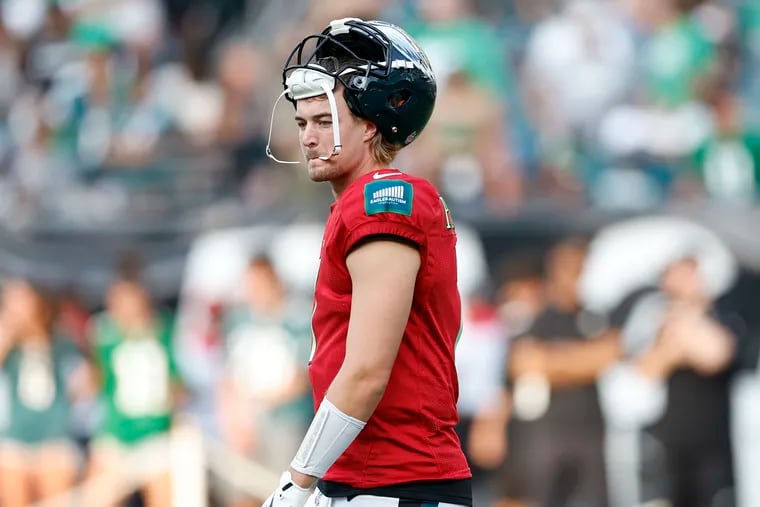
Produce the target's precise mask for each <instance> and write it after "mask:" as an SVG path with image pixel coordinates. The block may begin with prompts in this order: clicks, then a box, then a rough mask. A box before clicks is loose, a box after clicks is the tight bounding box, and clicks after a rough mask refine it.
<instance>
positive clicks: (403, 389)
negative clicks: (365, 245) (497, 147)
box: [309, 169, 471, 488]
mask: <svg viewBox="0 0 760 507" xmlns="http://www.w3.org/2000/svg"><path fill="white" fill-rule="evenodd" d="M373 235H392V236H398V237H400V238H404V239H405V240H408V241H411V242H413V243H415V244H416V245H417V246H418V248H419V252H420V258H421V265H420V270H419V273H418V275H417V280H416V286H415V292H414V301H413V303H412V308H411V313H410V316H409V322H408V323H407V326H406V330H405V331H404V337H403V340H402V341H401V346H400V349H399V352H398V356H397V358H396V362H395V364H394V366H393V370H392V372H391V376H390V380H389V383H388V386H387V388H386V391H385V394H384V396H383V398H382V400H381V401H380V404H379V405H378V407H377V409H376V410H375V412H374V413H373V414H372V417H370V419H369V421H368V422H367V425H366V426H365V428H364V430H363V431H362V432H361V433H360V434H359V436H358V437H357V438H356V440H354V442H353V443H352V444H351V446H350V447H349V448H348V449H347V450H346V452H345V453H344V454H343V455H342V456H341V457H340V458H339V459H338V460H337V461H336V462H335V464H334V465H333V466H332V467H331V468H330V469H329V470H328V471H327V474H326V475H325V476H324V477H323V479H324V480H327V481H334V482H339V483H343V484H348V485H350V486H352V487H355V488H373V487H380V486H388V485H394V484H400V483H405V482H414V481H428V480H452V479H466V478H469V477H470V476H471V474H470V469H469V467H468V465H467V461H466V458H465V456H464V454H463V452H462V450H461V447H460V443H459V439H458V437H457V435H456V433H455V432H454V426H455V425H456V423H457V420H458V416H457V407H456V404H457V397H458V393H459V386H458V382H457V373H456V368H455V365H454V346H455V344H456V340H457V336H458V334H459V331H460V323H461V306H460V300H459V292H458V290H457V269H456V252H455V245H456V233H455V231H454V226H453V224H452V222H451V217H450V215H449V213H448V209H447V208H446V205H445V203H444V202H443V200H442V199H441V198H440V196H439V195H438V192H437V191H436V189H435V188H434V187H433V185H431V184H430V183H429V182H427V181H426V180H424V179H421V178H416V177H413V176H409V175H406V174H402V173H401V172H399V171H397V170H395V169H385V170H382V171H377V172H374V173H369V174H366V175H363V176H361V177H360V178H359V179H357V180H356V181H354V182H352V183H351V184H350V185H349V186H348V187H347V188H346V189H345V191H344V192H343V193H342V194H341V196H340V198H339V199H338V200H337V201H336V202H335V203H334V204H333V205H332V208H331V213H330V217H329V219H328V221H327V225H326V227H325V232H324V238H323V242H322V251H321V262H320V268H319V275H318V277H317V283H316V289H315V299H314V316H313V319H312V325H313V331H314V339H315V347H316V348H315V350H314V351H313V357H312V361H311V364H310V366H309V377H310V379H311V383H312V387H313V389H314V401H315V404H316V405H317V406H318V405H319V404H320V403H321V401H322V399H323V397H324V395H325V392H326V391H327V389H328V387H330V384H331V383H332V381H333V379H334V378H335V375H336V374H337V373H338V369H339V368H340V366H341V364H342V363H343V359H344V356H345V351H346V335H347V333H348V320H349V315H350V312H351V277H350V275H349V272H348V268H347V267H346V257H347V256H348V254H349V253H350V251H351V249H352V248H353V247H354V246H355V245H356V244H357V242H358V241H360V240H362V239H363V238H366V237H368V236H373Z"/></svg>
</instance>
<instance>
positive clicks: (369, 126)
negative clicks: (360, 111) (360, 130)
mask: <svg viewBox="0 0 760 507" xmlns="http://www.w3.org/2000/svg"><path fill="white" fill-rule="evenodd" d="M375 134H377V126H376V125H375V124H374V123H372V122H371V121H367V120H364V136H363V138H364V142H365V143H368V142H369V141H370V140H372V138H373V137H375Z"/></svg>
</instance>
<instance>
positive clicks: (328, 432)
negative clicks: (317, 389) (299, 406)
mask: <svg viewBox="0 0 760 507" xmlns="http://www.w3.org/2000/svg"><path fill="white" fill-rule="evenodd" d="M366 424H367V423H365V422H364V421H360V420H359V419H356V418H354V417H351V416H350V415H347V414H344V413H343V412H341V411H340V410H339V409H338V408H337V407H336V406H335V405H333V404H332V403H330V400H328V399H327V398H325V399H323V400H322V404H321V405H320V406H319V410H317V413H316V414H315V415H314V420H313V421H312V422H311V426H309V431H307V432H306V436H305V437H304V439H303V442H301V447H299V449H298V452H297V453H296V457H295V458H294V459H293V461H292V462H291V464H290V466H291V468H293V470H296V471H298V472H301V473H302V474H306V475H311V476H313V477H322V476H323V475H324V474H325V472H327V469H328V468H330V467H331V466H332V464H333V463H335V461H336V460H337V459H338V457H340V455H341V454H343V453H344V452H345V450H346V449H348V446H349V445H351V442H353V441H354V439H356V437H357V435H359V433H360V432H361V430H362V429H364V426H365V425H366Z"/></svg>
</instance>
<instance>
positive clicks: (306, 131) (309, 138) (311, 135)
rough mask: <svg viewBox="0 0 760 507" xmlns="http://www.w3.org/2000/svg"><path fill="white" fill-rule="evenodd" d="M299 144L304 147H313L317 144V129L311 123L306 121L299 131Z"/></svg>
mask: <svg viewBox="0 0 760 507" xmlns="http://www.w3.org/2000/svg"><path fill="white" fill-rule="evenodd" d="M301 144H303V145H304V146H305V147H306V148H314V147H315V146H317V144H319V139H318V137H317V129H316V128H315V127H314V126H313V125H311V124H308V123H307V124H306V126H305V127H304V128H303V131H301Z"/></svg>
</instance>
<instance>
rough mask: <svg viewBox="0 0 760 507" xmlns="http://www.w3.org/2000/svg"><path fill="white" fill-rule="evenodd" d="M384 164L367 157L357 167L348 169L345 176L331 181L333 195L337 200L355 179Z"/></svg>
mask: <svg viewBox="0 0 760 507" xmlns="http://www.w3.org/2000/svg"><path fill="white" fill-rule="evenodd" d="M384 168H385V166H384V165H383V164H380V163H378V162H377V161H376V160H375V159H374V158H373V157H367V158H365V159H364V161H363V162H362V163H360V164H359V165H357V166H356V168H355V169H353V170H351V171H348V172H347V173H346V174H345V175H344V176H343V177H341V178H337V179H334V180H332V181H331V182H330V185H331V186H332V190H333V195H334V196H335V199H336V200H337V199H338V198H339V197H340V195H341V194H342V193H343V191H344V190H345V189H346V188H347V187H348V186H349V185H350V184H351V183H353V182H354V181H356V180H358V179H359V178H361V177H362V176H364V175H365V174H368V173H371V172H374V171H379V170H380V169H384Z"/></svg>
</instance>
